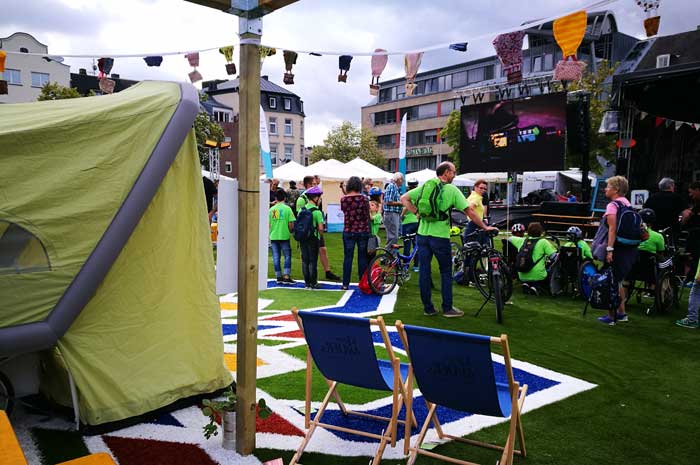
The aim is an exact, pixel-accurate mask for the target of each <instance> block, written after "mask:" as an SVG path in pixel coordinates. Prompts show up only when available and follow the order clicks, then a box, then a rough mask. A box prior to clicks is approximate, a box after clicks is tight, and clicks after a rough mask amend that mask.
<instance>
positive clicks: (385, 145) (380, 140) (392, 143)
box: [377, 134, 396, 149]
mask: <svg viewBox="0 0 700 465" xmlns="http://www.w3.org/2000/svg"><path fill="white" fill-rule="evenodd" d="M377 147H379V148H380V149H392V148H394V147H396V134H387V135H385V136H377Z"/></svg>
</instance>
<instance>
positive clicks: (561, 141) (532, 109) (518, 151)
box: [460, 92, 566, 173]
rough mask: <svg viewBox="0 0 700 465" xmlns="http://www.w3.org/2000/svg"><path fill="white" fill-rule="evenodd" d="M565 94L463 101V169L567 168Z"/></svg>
mask: <svg viewBox="0 0 700 465" xmlns="http://www.w3.org/2000/svg"><path fill="white" fill-rule="evenodd" d="M565 140H566V93H564V92H560V93H554V94H547V95H538V96H536V97H530V98H526V99H521V100H503V101H498V102H488V103H481V104H478V105H470V106H463V107H462V113H461V134H460V171H461V172H462V173H470V172H471V173H475V172H492V171H543V170H560V169H564V150H565Z"/></svg>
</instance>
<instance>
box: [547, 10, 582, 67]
mask: <svg viewBox="0 0 700 465" xmlns="http://www.w3.org/2000/svg"><path fill="white" fill-rule="evenodd" d="M587 21H588V15H587V14H586V12H585V11H578V12H576V13H571V14H570V15H567V16H563V17H561V18H559V19H557V20H555V21H554V38H555V39H556V41H557V44H559V47H561V51H562V53H563V55H564V59H566V58H567V57H575V56H576V50H577V49H578V47H579V45H581V42H582V41H583V35H584V34H585V33H586V23H587Z"/></svg>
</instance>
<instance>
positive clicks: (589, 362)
mask: <svg viewBox="0 0 700 465" xmlns="http://www.w3.org/2000/svg"><path fill="white" fill-rule="evenodd" d="M326 243H327V244H328V249H329V255H330V262H331V266H332V267H333V269H334V270H336V271H337V270H339V269H340V265H341V264H342V255H343V254H342V236H341V235H340V234H328V235H326ZM297 266H299V264H298V260H296V261H295V262H294V263H293V270H294V269H296V267H297ZM293 272H294V271H293ZM413 276H414V278H413V279H411V280H410V281H409V282H407V283H406V284H405V285H404V286H403V287H402V288H401V290H400V291H399V294H398V300H397V304H396V308H395V310H394V313H393V314H390V315H385V316H384V318H385V320H386V321H387V324H389V325H392V324H394V322H395V320H398V319H401V320H403V321H404V322H407V323H412V324H417V325H424V326H430V327H436V328H443V329H451V330H456V331H465V332H472V333H479V334H488V335H498V334H501V333H505V334H507V335H508V337H509V341H510V349H511V354H512V357H513V358H515V359H518V360H522V361H526V362H530V363H533V364H536V365H539V366H541V367H544V368H548V369H551V370H554V371H558V372H561V373H565V374H568V375H571V376H575V377H577V378H580V379H583V380H586V381H588V382H592V383H595V384H597V385H598V387H596V388H595V389H592V390H590V391H586V392H584V393H581V394H578V395H576V396H573V397H570V398H567V399H564V400H562V401H559V402H556V403H554V404H550V405H547V406H544V407H542V408H539V409H537V410H535V411H532V412H529V413H526V414H525V415H524V416H523V425H524V431H525V440H526V445H527V450H528V457H527V459H522V458H519V457H516V458H515V463H516V464H517V463H523V464H529V465H540V464H557V465H560V464H570V465H588V464H590V465H599V464H618V463H619V464H628V463H634V464H644V465H646V464H648V465H656V464H660V463H674V464H688V465H694V464H697V463H698V449H697V437H698V436H697V435H698V430H699V429H700V402H698V392H699V390H698V386H700V353H699V352H698V347H699V346H700V339H698V338H700V331H693V330H688V329H684V328H679V327H677V326H675V325H674V324H673V323H674V320H675V319H678V318H682V317H683V316H685V313H686V311H687V295H688V294H687V292H686V293H685V296H684V302H682V303H681V307H680V308H679V309H675V310H674V311H673V312H672V314H670V315H657V316H654V317H647V316H645V315H644V310H645V309H646V307H645V306H644V303H643V304H641V305H640V304H636V303H635V302H632V304H631V305H629V306H628V314H629V315H630V321H629V322H627V323H618V324H617V326H614V327H609V326H607V325H603V324H600V323H599V322H598V321H596V317H598V316H600V315H602V312H600V311H598V310H593V309H589V312H588V315H587V316H586V317H582V316H581V310H582V308H583V302H582V301H581V300H573V299H571V298H569V297H562V298H552V297H545V296H539V297H535V296H525V295H523V294H522V292H521V291H520V289H519V287H518V286H516V289H515V293H514V296H513V299H512V301H513V304H512V305H507V306H506V309H505V315H504V323H503V324H502V325H499V324H497V323H496V317H495V310H494V307H493V305H492V304H488V305H487V306H486V308H485V309H484V310H483V311H482V312H481V315H480V316H479V317H478V318H475V317H474V316H473V314H474V313H475V312H476V310H477V309H478V307H479V306H480V305H481V303H482V298H481V296H480V294H479V293H478V291H477V290H476V289H473V288H464V287H459V286H455V287H454V304H455V305H456V306H457V307H459V308H461V309H462V310H464V311H465V313H466V315H465V316H464V317H463V318H453V319H446V318H442V317H439V316H438V317H426V316H423V313H422V305H421V302H420V295H419V291H418V282H417V281H418V280H417V274H415V273H414V274H413ZM433 276H434V277H435V279H438V280H439V278H437V277H438V276H439V275H438V273H437V267H436V264H435V263H433ZM436 286H439V284H438V283H436ZM433 299H434V302H435V304H436V306H437V305H439V303H440V296H439V291H433ZM300 349H301V348H300ZM299 373H301V374H302V376H303V372H298V373H297V372H295V373H290V374H288V375H285V376H287V377H295V376H298V374H299ZM269 380H270V378H268V380H260V381H259V382H258V385H259V386H260V387H261V388H263V389H265V390H267V389H268V388H269V389H272V387H270V386H268V384H270V383H269ZM294 383H295V385H297V386H302V385H303V383H302V382H301V381H298V380H296V381H294ZM297 383H298V384H297ZM263 384H265V386H264V387H263ZM314 392H316V389H314ZM347 395H350V394H346V396H347ZM283 397H289V396H288V395H286V396H283ZM348 402H350V400H348ZM525 402H526V405H527V400H526V401H525ZM506 433H507V425H506V424H501V425H498V426H495V427H491V428H487V429H485V430H482V431H479V432H477V433H476V434H474V435H472V437H475V438H479V439H486V440H489V441H499V442H502V441H503V439H504V438H505V435H506ZM693 438H695V439H693ZM312 440H313V439H312ZM436 451H437V452H439V453H452V454H456V455H458V456H460V457H461V458H463V459H468V460H471V461H474V462H477V463H494V462H495V460H497V459H498V458H499V454H498V453H495V452H493V451H489V450H485V449H480V448H474V447H470V446H467V445H462V444H447V445H444V446H440V447H439V448H437V449H436ZM270 452H271V455H269V456H268V455H267V451H261V453H262V454H263V455H264V456H267V457H273V456H274V457H277V456H283V457H285V460H288V458H289V457H291V453H286V452H280V451H270ZM302 461H303V463H304V464H306V465H313V464H319V465H320V464H327V463H331V462H335V463H339V460H338V459H331V458H329V457H328V456H320V455H317V454H305V455H304V457H303V460H302ZM342 463H344V464H366V463H367V459H366V458H364V457H363V458H345V457H344V458H343V459H342ZM382 463H402V462H394V461H388V460H387V461H382ZM417 463H418V464H437V463H443V462H439V461H437V460H433V459H430V458H426V457H421V458H419V459H418V461H417Z"/></svg>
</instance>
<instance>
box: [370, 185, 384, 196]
mask: <svg viewBox="0 0 700 465" xmlns="http://www.w3.org/2000/svg"><path fill="white" fill-rule="evenodd" d="M369 195H370V196H374V195H382V189H381V188H379V187H372V188H371V189H370V190H369Z"/></svg>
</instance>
